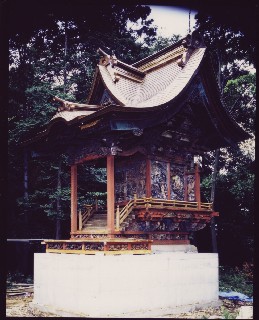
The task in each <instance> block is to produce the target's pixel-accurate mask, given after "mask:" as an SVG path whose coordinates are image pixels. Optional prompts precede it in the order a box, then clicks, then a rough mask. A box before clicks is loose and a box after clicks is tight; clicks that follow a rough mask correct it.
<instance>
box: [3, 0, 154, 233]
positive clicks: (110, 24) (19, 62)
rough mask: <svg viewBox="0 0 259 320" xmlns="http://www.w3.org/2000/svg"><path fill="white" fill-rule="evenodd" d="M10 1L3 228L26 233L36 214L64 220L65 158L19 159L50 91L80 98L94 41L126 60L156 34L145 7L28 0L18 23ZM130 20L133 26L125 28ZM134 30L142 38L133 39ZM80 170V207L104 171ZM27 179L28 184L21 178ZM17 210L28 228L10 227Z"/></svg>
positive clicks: (44, 117)
mask: <svg viewBox="0 0 259 320" xmlns="http://www.w3.org/2000/svg"><path fill="white" fill-rule="evenodd" d="M14 2H15V1H14ZM14 2H12V3H11V7H10V12H11V17H16V18H17V20H16V21H17V24H16V25H11V26H10V30H9V32H10V41H9V49H10V50H9V52H10V54H9V58H10V59H9V61H10V72H9V97H10V100H9V115H8V122H9V142H8V143H9V172H10V175H9V204H10V206H9V208H11V212H12V213H11V214H10V216H9V218H10V219H9V220H8V222H9V223H10V225H12V227H11V226H10V227H9V228H8V230H9V231H12V232H13V235H14V234H17V233H18V234H19V236H22V237H30V232H31V230H30V229H29V226H28V223H29V222H30V221H34V224H36V221H37V219H38V218H39V217H40V216H41V217H47V219H48V220H53V219H54V220H56V223H57V224H56V225H57V229H59V223H60V220H62V219H63V220H66V219H67V220H69V213H70V209H69V208H70V180H69V177H70V172H69V167H68V166H67V160H66V157H65V156H64V155H63V156H62V155H60V154H58V153H57V154H55V155H53V157H52V158H50V159H38V158H31V159H29V165H28V164H25V162H24V159H23V157H24V155H23V150H22V148H21V147H19V143H20V141H21V140H22V139H23V138H24V137H25V136H26V135H31V134H33V130H34V129H35V128H38V127H40V126H42V125H44V124H46V123H47V122H48V121H49V120H50V119H51V117H52V116H53V115H54V113H55V112H56V107H55V105H54V104H53V101H52V98H53V96H59V97H60V98H64V99H67V100H70V101H77V102H83V103H85V100H86V97H87V95H88V91H89V89H90V86H91V83H92V80H93V74H94V71H95V67H96V64H97V62H98V59H99V56H98V54H97V49H98V48H99V47H101V48H103V49H104V50H105V51H107V52H108V53H111V51H112V50H114V51H115V54H117V55H119V56H118V58H119V59H122V60H124V61H126V62H131V61H132V60H133V58H134V59H136V58H137V59H138V58H139V59H141V58H143V57H144V55H145V54H147V52H148V50H149V49H148V44H149V45H150V44H151V43H152V41H154V39H155V38H154V36H155V28H154V27H153V26H152V25H151V24H152V20H149V19H148V14H149V13H150V8H149V7H147V6H141V5H126V6H125V5H118V4H114V5H111V4H106V3H104V4H103V5H101V6H95V5H89V6H85V5H83V4H82V3H81V4H80V3H78V6H77V5H75V6H69V8H70V9H71V10H67V9H68V8H64V6H65V7H66V6H67V4H65V5H64V6H63V7H62V6H61V7H60V8H59V10H57V7H56V5H55V4H52V5H50V4H49V3H48V2H46V6H45V7H44V8H43V7H42V5H41V3H39V7H37V6H38V4H37V5H36V4H35V3H32V7H33V8H34V9H35V11H34V12H33V11H30V12H27V11H26V12H25V13H24V17H23V21H25V24H24V25H23V27H22V28H19V27H18V26H19V22H20V17H18V16H17V14H18V10H19V8H20V9H21V11H22V12H23V11H24V10H23V8H21V7H20V4H19V3H17V6H16V7H12V5H13V3H14ZM39 8H41V11H39ZM82 9H84V14H83V15H82V11H81V10H82ZM85 9H87V10H85ZM32 12H33V13H32ZM32 15H33V20H31V19H30V18H32ZM26 18H27V19H28V20H24V19H26ZM129 22H131V23H133V24H134V25H135V28H133V29H128V28H127V26H128V23H129ZM139 37H141V38H142V39H143V41H144V42H142V43H140V42H136V41H137V39H138V38H139ZM25 152H26V149H25ZM60 159H61V160H60ZM60 161H61V162H60ZM27 165H28V166H29V168H26V166H27ZM27 171H28V173H27ZM80 172H81V173H82V174H80V177H81V178H82V179H83V180H84V181H88V184H87V186H85V184H83V183H80V181H79V207H80V206H81V205H82V204H83V203H84V202H86V201H88V202H93V201H94V200H95V197H96V196H97V195H98V196H99V197H100V201H101V202H102V201H103V200H102V195H103V194H105V188H104V187H103V186H104V185H105V175H104V173H103V172H101V171H100V172H98V170H97V169H95V170H92V169H91V168H87V167H85V168H84V167H83V168H80ZM25 175H27V176H28V177H25ZM27 178H28V179H29V183H28V190H27V189H26V188H27V187H26V186H25V184H24V179H27ZM93 185H94V186H95V188H92V190H94V192H92V193H91V187H93ZM97 185H98V187H96V186H97ZM17 217H20V218H21V219H23V217H24V218H25V219H23V225H26V224H27V227H24V228H23V229H22V228H20V229H19V228H18V229H15V228H13V225H14V221H15V219H16V218H17ZM28 221H29V222H28ZM33 229H35V226H34V228H33ZM51 232H54V230H53V231H51ZM38 237H40V235H38ZM49 237H54V234H53V233H52V234H51V235H49Z"/></svg>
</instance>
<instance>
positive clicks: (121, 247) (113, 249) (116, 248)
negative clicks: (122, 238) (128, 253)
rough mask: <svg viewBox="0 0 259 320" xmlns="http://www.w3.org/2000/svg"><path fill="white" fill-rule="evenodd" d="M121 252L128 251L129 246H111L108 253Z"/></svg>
mask: <svg viewBox="0 0 259 320" xmlns="http://www.w3.org/2000/svg"><path fill="white" fill-rule="evenodd" d="M121 250H128V245H127V244H121V243H120V244H110V245H109V247H108V251H121Z"/></svg>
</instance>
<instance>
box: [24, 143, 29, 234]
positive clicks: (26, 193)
mask: <svg viewBox="0 0 259 320" xmlns="http://www.w3.org/2000/svg"><path fill="white" fill-rule="evenodd" d="M23 155H24V158H23V159H24V162H23V166H24V174H23V197H24V202H25V207H24V212H23V214H24V225H25V229H26V230H27V228H28V212H27V210H28V207H27V205H28V201H29V192H28V167H29V166H28V151H27V150H26V149H24V153H23Z"/></svg>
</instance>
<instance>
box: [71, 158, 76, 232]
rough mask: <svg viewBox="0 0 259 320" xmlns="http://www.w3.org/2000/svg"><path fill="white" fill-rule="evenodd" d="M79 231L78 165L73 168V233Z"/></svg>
mask: <svg viewBox="0 0 259 320" xmlns="http://www.w3.org/2000/svg"><path fill="white" fill-rule="evenodd" d="M75 231H77V165H76V164H74V165H72V166H71V232H75Z"/></svg>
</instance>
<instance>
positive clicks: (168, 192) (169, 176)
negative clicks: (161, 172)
mask: <svg viewBox="0 0 259 320" xmlns="http://www.w3.org/2000/svg"><path fill="white" fill-rule="evenodd" d="M167 199H168V200H170V199H171V166H170V162H167Z"/></svg>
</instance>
